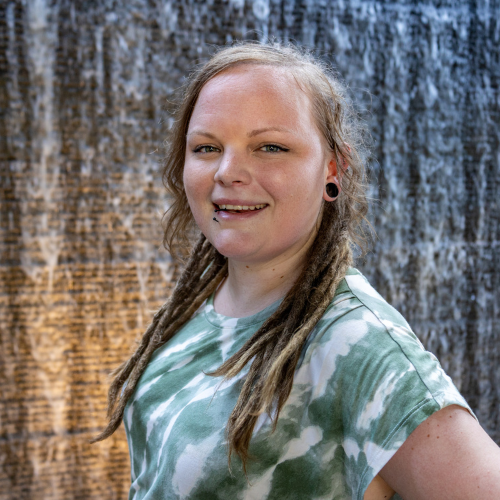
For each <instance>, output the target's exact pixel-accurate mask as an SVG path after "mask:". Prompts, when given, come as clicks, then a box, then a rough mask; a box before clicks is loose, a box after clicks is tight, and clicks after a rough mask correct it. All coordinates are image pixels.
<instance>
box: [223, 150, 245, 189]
mask: <svg viewBox="0 0 500 500" xmlns="http://www.w3.org/2000/svg"><path fill="white" fill-rule="evenodd" d="M250 179H251V175H250V171H249V168H248V161H247V160H245V159H244V158H243V156H242V155H238V154H236V153H234V152H228V151H225V152H224V154H223V155H222V158H221V160H220V163H219V165H218V168H217V171H216V172H215V176H214V180H215V182H218V183H220V184H222V185H224V186H232V185H234V184H248V183H249V182H250Z"/></svg>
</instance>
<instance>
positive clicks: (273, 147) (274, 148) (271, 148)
mask: <svg viewBox="0 0 500 500" xmlns="http://www.w3.org/2000/svg"><path fill="white" fill-rule="evenodd" d="M261 149H262V150H263V151H265V152H266V153H279V152H280V151H288V149H285V148H282V147H281V146H278V145H277V144H266V145H265V146H263V147H262V148H261Z"/></svg>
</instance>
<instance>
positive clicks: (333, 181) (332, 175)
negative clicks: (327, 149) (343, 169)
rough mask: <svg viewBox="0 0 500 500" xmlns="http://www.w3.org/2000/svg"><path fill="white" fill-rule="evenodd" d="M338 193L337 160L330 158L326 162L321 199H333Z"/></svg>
mask: <svg viewBox="0 0 500 500" xmlns="http://www.w3.org/2000/svg"><path fill="white" fill-rule="evenodd" d="M339 194H340V182H339V178H338V172H337V162H336V160H335V159H333V158H332V159H331V160H330V162H329V163H328V168H327V175H326V178H325V188H324V189H323V199H324V200H325V201H334V200H335V199H336V198H337V196H338V195H339Z"/></svg>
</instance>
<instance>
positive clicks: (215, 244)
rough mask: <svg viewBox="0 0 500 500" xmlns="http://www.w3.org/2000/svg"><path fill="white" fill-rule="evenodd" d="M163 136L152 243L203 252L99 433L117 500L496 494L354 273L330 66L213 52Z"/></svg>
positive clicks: (415, 354)
mask: <svg viewBox="0 0 500 500" xmlns="http://www.w3.org/2000/svg"><path fill="white" fill-rule="evenodd" d="M174 123H175V125H174V127H173V130H172V134H171V138H170V150H169V154H168V155H167V159H166V164H165V172H164V178H165V182H166V185H167V187H168V188H169V190H170V191H171V192H172V193H173V196H174V203H173V204H172V206H171V208H170V210H169V211H168V213H167V214H166V230H165V244H166V247H167V248H168V249H170V250H172V251H173V250H175V248H178V245H179V244H184V243H186V242H188V243H189V242H190V237H192V235H193V233H198V235H199V236H198V241H197V243H196V244H194V245H193V246H192V249H191V255H190V258H189V261H188V263H187V265H186V268H185V271H184V273H183V275H182V276H181V278H180V280H179V282H178V284H177V286H176V289H175V290H174V292H173V295H172V297H171V299H170V300H169V301H168V302H167V303H166V304H165V305H164V306H163V307H162V308H161V309H160V310H159V311H158V312H157V313H156V315H155V317H154V318H153V322H152V324H151V325H150V327H149V328H148V330H147V331H146V333H145V334H144V337H143V339H142V340H141V342H140V344H139V346H138V347H137V350H136V351H135V353H134V354H133V355H132V357H131V358H130V359H129V360H128V361H127V362H125V363H124V364H123V365H122V366H121V367H120V368H118V370H117V371H116V377H115V379H114V381H113V383H112V385H111V388H110V391H109V415H110V422H109V424H108V426H107V428H106V429H105V430H104V431H103V433H102V434H101V435H100V436H98V437H97V438H96V440H99V439H104V438H106V437H108V436H109V435H111V434H112V433H113V432H114V431H115V430H116V428H117V427H118V426H119V425H120V423H121V421H122V420H124V422H125V430H126V432H127V437H128V441H129V448H130V456H131V465H132V487H131V490H130V497H129V498H130V499H134V500H139V499H153V498H155V499H171V498H189V499H207V498H219V499H234V498H245V499H256V500H257V499H259V500H260V499H264V498H266V499H295V498H296V499H300V500H304V499H320V498H321V499H338V500H346V499H352V498H354V499H357V500H363V499H365V500H366V499H370V500H375V499H379V498H380V499H381V498H390V497H391V496H393V495H394V494H395V491H397V492H398V493H399V494H400V495H401V496H403V497H404V498H405V499H426V500H429V499H438V498H439V499H442V498H453V499H461V498H463V499H466V498H467V499H471V498H478V495H479V497H480V498H482V499H484V498H491V499H493V498H499V497H500V451H499V449H498V447H497V446H496V445H495V444H494V443H493V442H492V441H491V440H490V439H489V437H488V436H487V435H486V433H485V432H484V431H483V430H482V429H481V427H480V426H479V425H478V423H477V421H476V420H475V419H474V416H473V415H472V412H471V410H470V408H469V407H468V405H467V403H466V402H465V401H464V399H463V398H462V397H461V395H460V394H459V392H458V391H457V389H456V388H455V386H454V385H453V383H452V381H451V379H450V378H449V377H448V376H447V375H446V374H445V373H444V372H443V370H442V369H441V367H440V365H439V362H438V361H437V359H436V358H435V357H434V356H433V355H432V354H430V353H428V352H426V351H425V350H424V349H423V347H422V345H421V344H420V342H419V341H418V339H417V338H416V336H415V335H414V334H413V332H412V331H411V329H410V327H409V326H408V324H407V323H406V321H405V320H404V319H403V318H402V317H401V315H400V314H399V313H398V312H397V311H395V310H394V309H393V308H392V307H391V306H389V305H388V304H387V303H386V302H385V301H384V299H383V298H382V297H381V296H380V295H379V294H378V293H377V292H376V291H375V290H374V289H373V288H372V287H371V286H370V285H369V284H368V282H367V281H366V279H365V278H364V277H363V276H362V275H361V274H360V273H359V272H358V271H357V270H356V269H354V268H353V267H352V250H353V246H354V245H355V244H358V245H361V246H363V242H364V233H363V229H362V225H361V223H362V222H363V220H364V216H365V214H366V211H367V204H366V197H365V188H364V184H363V180H364V163H363V158H364V157H365V154H364V151H363V149H362V147H361V145H362V141H361V138H360V135H359V130H360V128H359V125H358V124H357V122H356V120H355V115H354V114H353V113H352V111H351V108H350V106H349V104H348V101H347V100H346V97H345V92H344V89H343V87H342V85H341V84H340V83H339V81H338V79H337V78H336V77H335V76H334V75H333V74H332V72H331V71H329V70H328V69H327V68H325V67H324V66H323V65H322V64H321V63H320V62H318V61H316V60H315V59H314V58H313V57H312V56H311V55H310V54H307V53H305V52H301V51H299V50H297V49H295V48H293V47H283V46H279V45H254V44H241V45H236V46H233V47H231V48H226V49H223V50H221V51H219V52H218V53H217V54H215V55H214V56H213V57H212V59H211V60H210V61H209V62H208V63H207V64H205V66H203V67H202V68H201V69H199V70H198V71H197V72H196V73H194V74H193V75H192V76H191V79H190V80H189V83H188V86H187V87H186V90H185V95H184V100H183V101H182V103H181V105H180V107H179V109H178V112H177V119H176V120H175V122H174ZM189 244H190V243H189ZM479 492H480V494H479Z"/></svg>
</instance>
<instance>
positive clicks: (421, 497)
mask: <svg viewBox="0 0 500 500" xmlns="http://www.w3.org/2000/svg"><path fill="white" fill-rule="evenodd" d="M380 476H381V477H382V478H383V479H384V481H385V482H386V483H387V484H388V485H390V486H391V487H392V488H394V490H396V491H397V492H398V493H399V494H400V495H401V497H403V498H404V499H405V500H433V499H436V500H437V499H439V500H442V499H443V498H450V499H451V498H452V499H453V500H462V499H463V500H475V499H478V498H480V499H481V500H498V499H500V448H499V447H498V446H497V445H496V444H495V443H494V442H493V440H492V439H491V438H490V437H489V436H488V434H486V432H485V431H484V430H483V429H482V428H481V426H480V425H479V424H478V423H477V421H476V420H475V419H474V418H473V417H472V416H471V415H470V413H469V412H468V411H467V410H465V409H464V408H462V407H460V406H456V405H452V406H448V407H446V408H444V409H442V410H440V411H438V412H436V413H434V414H433V415H431V416H430V417H429V418H428V419H427V420H425V421H424V422H422V423H421V424H420V425H419V426H418V427H417V428H416V429H415V430H414V431H413V432H412V433H411V435H410V436H409V438H408V439H407V440H406V441H405V442H404V443H403V445H402V446H401V448H400V449H399V450H398V451H397V452H396V454H395V455H394V456H393V457H392V458H391V459H390V460H389V462H388V463H387V464H386V465H385V467H384V468H383V469H382V470H381V471H380ZM370 486H371V485H370ZM367 492H368V490H367Z"/></svg>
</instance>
